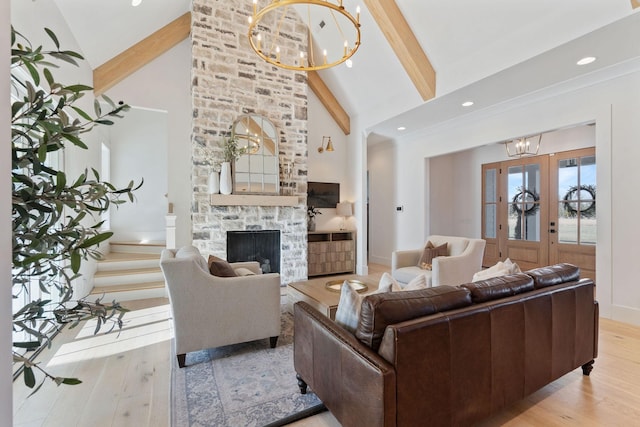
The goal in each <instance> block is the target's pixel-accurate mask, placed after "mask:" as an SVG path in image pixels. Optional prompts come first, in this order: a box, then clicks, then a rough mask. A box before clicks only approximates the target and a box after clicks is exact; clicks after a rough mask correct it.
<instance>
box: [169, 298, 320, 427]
mask: <svg viewBox="0 0 640 427" xmlns="http://www.w3.org/2000/svg"><path fill="white" fill-rule="evenodd" d="M281 308H284V306H282V307H281ZM281 311H282V315H281V322H282V330H281V333H280V337H279V338H278V345H277V346H276V348H273V349H272V348H270V346H269V340H268V339H264V340H258V341H252V342H248V343H243V344H235V345H229V346H225V347H219V348H215V349H209V350H202V351H198V352H193V353H189V354H187V366H186V367H184V368H182V369H179V368H178V363H177V361H176V358H175V355H172V356H171V359H172V361H173V362H172V369H171V401H172V406H171V425H172V427H185V426H189V427H205V426H222V427H226V426H228V427H235V426H242V427H249V426H255V427H260V426H267V425H269V426H278V425H285V424H287V423H290V422H293V421H295V420H297V419H300V418H304V417H307V416H311V415H314V414H316V413H319V412H322V411H323V410H326V409H325V408H324V405H322V402H321V401H320V400H319V399H318V397H317V396H316V395H315V394H313V392H311V391H309V392H308V393H307V394H306V395H303V394H300V389H299V388H298V383H297V380H296V373H295V370H294V369H293V316H292V315H291V313H288V312H286V311H285V310H281Z"/></svg>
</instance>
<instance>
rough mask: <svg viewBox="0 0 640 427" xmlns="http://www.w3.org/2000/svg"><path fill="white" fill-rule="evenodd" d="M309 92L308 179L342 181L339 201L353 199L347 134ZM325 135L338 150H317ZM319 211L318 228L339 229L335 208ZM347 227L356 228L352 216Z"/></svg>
mask: <svg viewBox="0 0 640 427" xmlns="http://www.w3.org/2000/svg"><path fill="white" fill-rule="evenodd" d="M307 96H308V104H307V117H308V122H307V132H308V136H307V150H308V158H307V162H308V163H307V168H308V176H307V178H308V180H309V181H318V182H338V183H340V201H341V202H353V201H354V196H353V194H352V193H351V192H350V191H349V188H350V185H349V182H348V181H349V174H348V171H349V147H348V144H349V141H348V138H347V136H346V135H345V134H344V132H343V131H342V130H341V129H340V127H338V125H337V123H336V122H335V120H333V118H332V117H331V116H330V115H329V112H328V111H327V110H326V108H325V107H324V105H322V103H321V102H320V100H319V99H318V97H317V96H316V95H315V94H314V93H313V92H312V91H311V90H309V91H308V94H307ZM323 136H331V142H332V143H333V147H334V149H335V151H333V152H327V151H324V152H322V153H319V152H318V147H319V146H320V144H321V142H322V137H323ZM325 148H326V145H325ZM320 212H322V215H318V216H316V230H338V229H339V228H340V224H341V222H342V217H337V216H336V210H335V209H329V208H327V209H320ZM346 228H348V229H356V225H355V221H354V220H353V219H352V218H350V219H348V221H347V223H346Z"/></svg>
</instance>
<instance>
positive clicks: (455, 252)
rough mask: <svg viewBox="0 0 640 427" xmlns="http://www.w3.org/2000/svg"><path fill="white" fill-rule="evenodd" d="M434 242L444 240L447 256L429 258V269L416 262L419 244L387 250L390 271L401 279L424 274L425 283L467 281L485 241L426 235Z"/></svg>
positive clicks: (405, 280) (477, 267) (477, 264)
mask: <svg viewBox="0 0 640 427" xmlns="http://www.w3.org/2000/svg"><path fill="white" fill-rule="evenodd" d="M427 240H428V241H431V243H433V245H434V246H440V245H442V244H444V243H447V253H448V254H449V256H440V257H437V258H434V259H433V260H432V261H431V271H429V270H423V269H421V268H420V267H419V266H418V263H419V261H420V257H421V256H422V252H423V248H420V249H413V250H407V251H394V252H393V253H392V254H391V275H392V276H393V278H394V279H396V280H397V281H398V282H401V283H409V282H410V281H411V279H413V278H415V277H417V276H418V275H420V274H424V275H425V278H426V279H427V286H439V285H460V284H463V283H469V282H471V279H472V278H473V275H474V274H475V273H477V272H478V271H480V270H481V269H482V257H483V256H484V248H485V245H486V242H485V241H484V240H482V239H469V238H466V237H455V236H436V235H434V236H429V238H428V239H427Z"/></svg>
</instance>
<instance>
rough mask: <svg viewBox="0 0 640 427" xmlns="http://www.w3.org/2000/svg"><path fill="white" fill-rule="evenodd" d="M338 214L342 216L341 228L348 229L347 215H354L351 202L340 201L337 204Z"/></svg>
mask: <svg viewBox="0 0 640 427" xmlns="http://www.w3.org/2000/svg"><path fill="white" fill-rule="evenodd" d="M336 215H338V216H341V217H342V222H341V223H340V230H345V229H346V224H347V217H348V216H351V215H353V208H352V205H351V203H349V202H340V203H338V204H337V205H336Z"/></svg>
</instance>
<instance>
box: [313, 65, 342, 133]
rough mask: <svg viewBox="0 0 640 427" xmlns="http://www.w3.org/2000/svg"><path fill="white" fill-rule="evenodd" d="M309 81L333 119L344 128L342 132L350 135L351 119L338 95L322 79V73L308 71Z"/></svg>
mask: <svg viewBox="0 0 640 427" xmlns="http://www.w3.org/2000/svg"><path fill="white" fill-rule="evenodd" d="M307 83H308V84H309V88H311V90H312V91H313V93H315V94H316V96H317V97H318V98H319V99H320V102H322V105H324V108H326V109H327V111H328V112H329V114H331V117H333V120H335V121H336V123H337V124H338V126H339V127H340V129H342V132H344V134H345V135H349V134H350V133H351V119H350V118H349V115H348V114H347V112H346V111H344V108H342V106H341V105H340V103H339V102H338V100H337V99H336V97H335V96H333V93H331V90H330V89H329V88H328V87H327V85H326V84H325V83H324V82H323V81H322V78H321V77H320V75H319V74H318V73H317V72H316V71H307Z"/></svg>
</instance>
